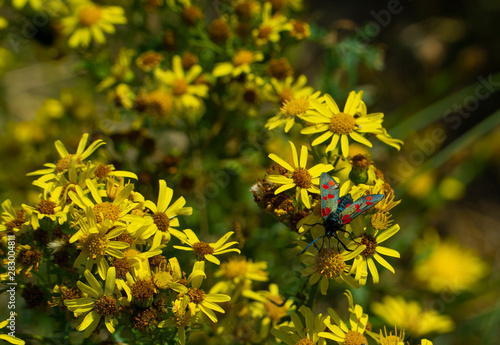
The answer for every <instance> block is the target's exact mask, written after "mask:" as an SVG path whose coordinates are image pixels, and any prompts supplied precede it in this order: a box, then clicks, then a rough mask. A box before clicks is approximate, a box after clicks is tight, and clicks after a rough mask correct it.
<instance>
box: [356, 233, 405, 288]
mask: <svg viewBox="0 0 500 345" xmlns="http://www.w3.org/2000/svg"><path fill="white" fill-rule="evenodd" d="M351 229H352V230H353V234H354V235H355V236H356V237H355V239H354V241H353V242H351V243H350V244H349V245H348V248H356V247H357V246H358V245H359V244H360V243H361V245H364V246H366V248H365V250H363V251H362V252H361V253H360V254H359V255H358V256H356V258H355V259H354V261H353V263H352V267H351V272H350V273H351V274H352V273H355V276H354V279H356V280H357V281H358V282H359V284H360V285H365V284H366V281H367V279H368V272H369V273H371V275H372V279H373V283H375V284H378V282H379V279H380V277H379V274H378V270H377V266H376V265H375V262H378V263H379V264H380V265H382V266H383V267H385V268H387V269H388V270H389V271H391V272H392V273H395V271H394V268H393V267H392V266H391V264H389V263H388V262H387V261H386V260H385V259H384V258H383V257H382V255H387V256H390V257H393V258H399V257H400V255H399V253H398V252H397V251H396V250H394V249H391V248H387V247H382V246H380V243H382V242H384V241H385V240H387V239H388V238H390V237H392V236H393V235H394V234H396V233H397V232H398V231H399V224H394V225H393V226H391V227H390V228H388V229H386V230H384V231H378V230H375V232H374V233H373V235H372V234H369V233H366V232H365V231H364V229H363V228H362V227H356V226H351Z"/></svg>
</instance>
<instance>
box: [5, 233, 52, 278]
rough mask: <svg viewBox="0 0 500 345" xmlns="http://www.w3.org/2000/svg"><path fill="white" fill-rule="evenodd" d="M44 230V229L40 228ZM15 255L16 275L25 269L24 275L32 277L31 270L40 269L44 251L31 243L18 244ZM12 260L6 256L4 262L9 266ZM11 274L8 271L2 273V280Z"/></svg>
mask: <svg viewBox="0 0 500 345" xmlns="http://www.w3.org/2000/svg"><path fill="white" fill-rule="evenodd" d="M39 231H43V230H39ZM14 252H15V257H16V275H20V274H21V272H22V271H24V275H25V276H26V277H28V278H31V277H32V274H31V270H32V269H35V271H38V267H39V266H40V261H41V260H42V251H41V250H37V249H36V248H35V247H34V246H31V245H29V244H24V245H23V244H19V243H17V244H16V247H15V250H14ZM9 262H11V261H9V260H7V258H4V259H3V260H2V264H3V265H5V266H7V265H8V263H9ZM9 277H10V276H9V275H8V273H6V274H5V275H4V274H2V275H1V278H0V280H5V279H8V278H9Z"/></svg>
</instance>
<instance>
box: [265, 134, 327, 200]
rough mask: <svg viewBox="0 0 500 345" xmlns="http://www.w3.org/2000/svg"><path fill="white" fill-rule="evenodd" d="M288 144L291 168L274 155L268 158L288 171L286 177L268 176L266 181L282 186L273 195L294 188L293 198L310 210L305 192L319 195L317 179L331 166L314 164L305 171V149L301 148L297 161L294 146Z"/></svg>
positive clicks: (306, 153) (306, 154)
mask: <svg viewBox="0 0 500 345" xmlns="http://www.w3.org/2000/svg"><path fill="white" fill-rule="evenodd" d="M289 143H290V146H291V149H292V157H293V166H292V165H290V164H288V163H287V162H286V161H285V160H283V159H282V158H280V157H278V156H277V155H275V154H274V153H271V154H270V155H269V158H271V159H272V160H273V161H275V162H276V163H278V164H279V165H281V166H282V167H283V168H285V169H286V170H288V173H287V175H286V176H283V175H269V176H268V177H267V179H268V180H269V181H271V182H273V183H279V184H282V186H281V187H280V188H278V189H277V190H276V191H275V192H274V193H275V194H279V193H281V192H283V191H285V190H289V189H291V188H294V187H296V190H295V198H296V199H297V201H298V200H299V199H300V200H302V202H303V203H304V205H305V206H306V207H307V208H311V203H310V201H309V194H308V193H307V192H310V193H315V194H319V193H320V190H319V187H318V186H319V177H320V175H321V173H323V172H328V171H330V170H333V166H332V165H331V164H316V165H315V166H313V167H312V168H309V169H306V166H307V158H308V152H307V147H305V146H302V148H301V150H300V160H299V157H298V155H297V149H296V148H295V145H294V144H293V143H292V142H291V141H289Z"/></svg>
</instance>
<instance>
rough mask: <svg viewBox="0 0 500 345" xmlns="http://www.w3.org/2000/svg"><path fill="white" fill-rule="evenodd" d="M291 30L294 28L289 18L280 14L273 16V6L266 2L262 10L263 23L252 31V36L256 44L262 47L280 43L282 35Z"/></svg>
mask: <svg viewBox="0 0 500 345" xmlns="http://www.w3.org/2000/svg"><path fill="white" fill-rule="evenodd" d="M291 29H292V26H291V24H290V23H288V21H287V18H286V17H285V16H284V15H282V14H280V13H276V14H274V15H272V4H271V3H269V2H266V3H265V4H264V7H263V9H262V22H261V23H260V25H259V27H257V28H256V29H254V30H253V31H252V36H253V38H254V42H255V43H256V44H257V45H258V46H262V45H264V44H266V43H268V42H278V41H279V40H280V33H281V32H283V31H290V30H291Z"/></svg>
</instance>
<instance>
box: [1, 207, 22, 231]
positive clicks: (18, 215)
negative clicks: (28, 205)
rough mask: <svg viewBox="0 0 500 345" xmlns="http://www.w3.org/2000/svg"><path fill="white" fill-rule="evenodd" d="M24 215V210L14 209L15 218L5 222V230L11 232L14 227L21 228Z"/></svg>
mask: <svg viewBox="0 0 500 345" xmlns="http://www.w3.org/2000/svg"><path fill="white" fill-rule="evenodd" d="M25 215H26V212H25V211H19V210H16V219H13V220H11V221H10V222H6V223H5V226H6V227H7V231H8V232H9V233H11V232H12V231H13V230H14V229H21V225H23V223H24V216H25Z"/></svg>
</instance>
